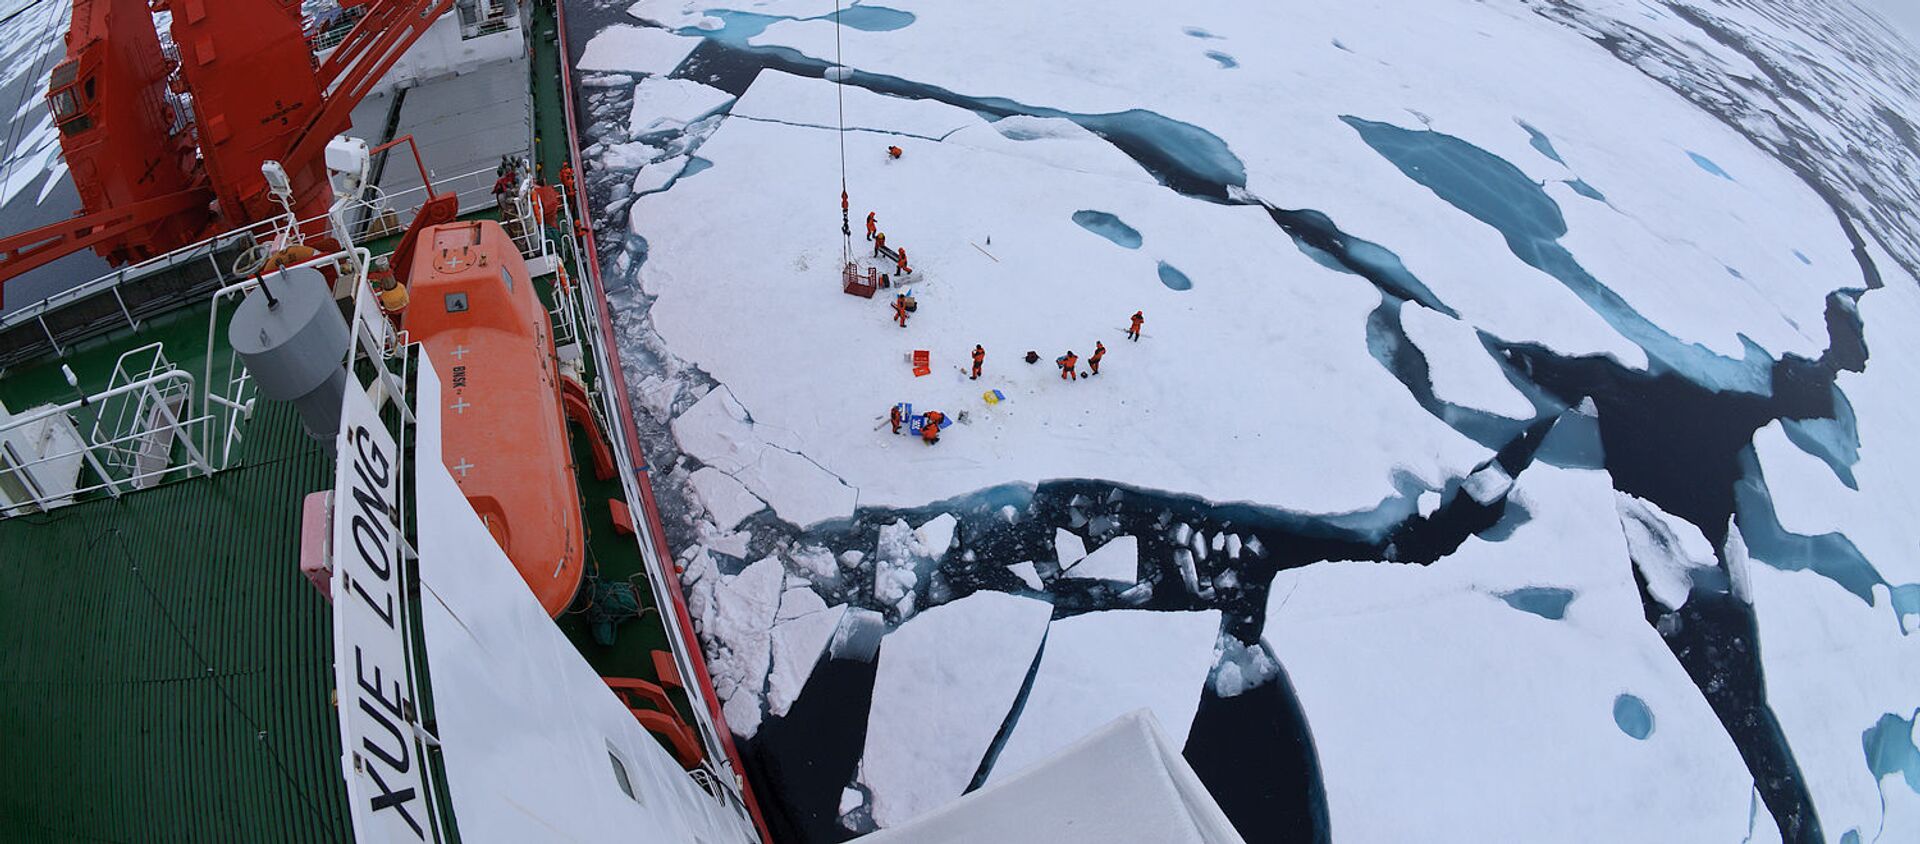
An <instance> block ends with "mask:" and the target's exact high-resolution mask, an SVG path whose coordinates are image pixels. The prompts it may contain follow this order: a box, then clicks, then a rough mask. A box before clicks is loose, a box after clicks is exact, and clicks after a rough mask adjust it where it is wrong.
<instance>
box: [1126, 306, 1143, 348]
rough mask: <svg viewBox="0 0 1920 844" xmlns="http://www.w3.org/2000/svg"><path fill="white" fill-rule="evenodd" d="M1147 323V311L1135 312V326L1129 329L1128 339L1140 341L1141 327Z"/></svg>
mask: <svg viewBox="0 0 1920 844" xmlns="http://www.w3.org/2000/svg"><path fill="white" fill-rule="evenodd" d="M1146 321H1147V315H1146V312H1145V311H1134V312H1133V325H1131V326H1129V327H1128V328H1127V339H1129V340H1134V341H1138V340H1139V339H1140V326H1141V325H1142V324H1144V323H1145V322H1146Z"/></svg>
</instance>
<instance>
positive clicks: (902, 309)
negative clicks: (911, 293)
mask: <svg viewBox="0 0 1920 844" xmlns="http://www.w3.org/2000/svg"><path fill="white" fill-rule="evenodd" d="M893 321H894V322H897V323H900V327H901V328H906V327H907V294H905V293H902V294H900V295H898V296H895V297H893Z"/></svg>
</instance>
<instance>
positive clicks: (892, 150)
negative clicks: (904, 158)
mask: <svg viewBox="0 0 1920 844" xmlns="http://www.w3.org/2000/svg"><path fill="white" fill-rule="evenodd" d="M900 154H901V149H900V148H899V147H887V157H888V158H892V159H898V158H899V157H900Z"/></svg>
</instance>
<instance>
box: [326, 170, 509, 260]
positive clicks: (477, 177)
mask: <svg viewBox="0 0 1920 844" xmlns="http://www.w3.org/2000/svg"><path fill="white" fill-rule="evenodd" d="M496 178H497V176H496V174H495V171H494V168H492V167H484V168H481V169H478V170H472V171H469V172H465V173H460V174H457V175H453V176H448V177H447V178H444V179H436V180H434V181H433V183H432V184H433V189H434V192H435V194H445V193H452V194H456V195H458V196H459V197H460V209H461V213H463V214H465V213H472V212H474V211H477V210H481V209H484V208H485V207H486V205H485V204H483V203H491V202H492V201H493V182H494V180H495V179H496ZM430 198H431V197H429V196H428V195H427V188H426V186H425V185H414V186H413V187H409V188H404V189H401V190H397V191H386V190H382V189H380V188H378V187H373V188H372V189H371V190H369V191H368V192H367V195H363V196H360V197H356V198H354V199H352V200H350V201H349V202H348V204H347V208H346V209H345V211H346V215H345V216H346V218H347V219H346V225H347V231H348V233H349V234H350V235H351V236H352V238H353V240H354V242H356V243H358V242H364V241H367V240H374V239H378V238H383V237H390V236H394V235H398V234H400V233H401V232H404V231H406V229H407V226H409V225H411V224H412V223H413V218H414V217H416V216H418V215H419V213H420V209H421V207H423V206H425V205H426V203H427V200H428V199H430ZM299 225H300V227H301V230H302V231H309V230H312V229H313V228H314V227H316V226H325V225H326V217H325V216H315V217H309V218H307V219H305V220H301V221H300V223H299Z"/></svg>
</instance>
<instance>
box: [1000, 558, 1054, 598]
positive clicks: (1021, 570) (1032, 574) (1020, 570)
mask: <svg viewBox="0 0 1920 844" xmlns="http://www.w3.org/2000/svg"><path fill="white" fill-rule="evenodd" d="M1007 571H1010V572H1013V574H1014V576H1015V577H1018V578H1020V582H1021V583H1025V584H1026V585H1027V588H1028V589H1032V590H1035V591H1039V590H1041V589H1045V588H1047V587H1046V584H1044V583H1042V582H1041V581H1040V572H1039V571H1038V570H1037V569H1035V568H1034V567H1033V561H1031V560H1026V561H1022V562H1018V563H1014V564H1013V565H1010V566H1007Z"/></svg>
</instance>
